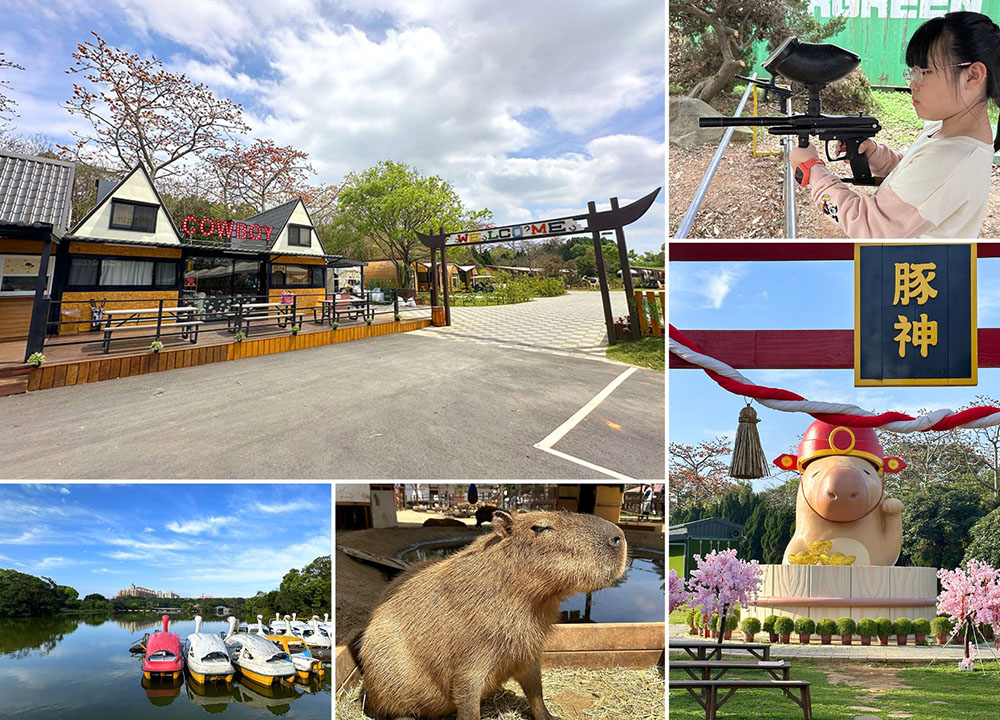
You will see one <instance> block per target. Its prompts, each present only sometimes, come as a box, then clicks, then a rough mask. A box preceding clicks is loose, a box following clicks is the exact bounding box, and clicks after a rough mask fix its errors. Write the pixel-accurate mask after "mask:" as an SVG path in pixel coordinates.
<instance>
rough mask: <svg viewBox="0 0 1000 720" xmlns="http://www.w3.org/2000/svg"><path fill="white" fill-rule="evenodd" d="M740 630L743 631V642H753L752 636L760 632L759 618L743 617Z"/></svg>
mask: <svg viewBox="0 0 1000 720" xmlns="http://www.w3.org/2000/svg"><path fill="white" fill-rule="evenodd" d="M740 630H742V631H743V642H753V636H754V635H756V634H757V633H759V632H760V620H758V619H757V618H755V617H748V618H743V622H741V623H740Z"/></svg>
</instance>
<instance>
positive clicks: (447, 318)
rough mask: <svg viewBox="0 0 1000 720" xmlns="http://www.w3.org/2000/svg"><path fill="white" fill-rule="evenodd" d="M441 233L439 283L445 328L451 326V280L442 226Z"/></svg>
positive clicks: (442, 227)
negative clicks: (441, 291) (442, 297)
mask: <svg viewBox="0 0 1000 720" xmlns="http://www.w3.org/2000/svg"><path fill="white" fill-rule="evenodd" d="M440 232H441V241H442V243H441V282H442V284H443V285H444V324H445V325H446V326H450V325H451V302H450V301H449V291H448V286H449V285H450V284H451V278H449V277H448V255H447V248H445V246H444V226H443V225H442V226H441V228H440Z"/></svg>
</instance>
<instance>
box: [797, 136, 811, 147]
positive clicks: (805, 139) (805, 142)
mask: <svg viewBox="0 0 1000 720" xmlns="http://www.w3.org/2000/svg"><path fill="white" fill-rule="evenodd" d="M799 147H800V148H804V147H809V134H808V133H806V134H805V135H799Z"/></svg>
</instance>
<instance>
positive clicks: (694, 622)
mask: <svg viewBox="0 0 1000 720" xmlns="http://www.w3.org/2000/svg"><path fill="white" fill-rule="evenodd" d="M700 617H701V612H699V610H698V608H691V609H690V610H688V611H687V624H688V629H689V630H690V631H691V633H690V634H691V635H697V634H698V618H700Z"/></svg>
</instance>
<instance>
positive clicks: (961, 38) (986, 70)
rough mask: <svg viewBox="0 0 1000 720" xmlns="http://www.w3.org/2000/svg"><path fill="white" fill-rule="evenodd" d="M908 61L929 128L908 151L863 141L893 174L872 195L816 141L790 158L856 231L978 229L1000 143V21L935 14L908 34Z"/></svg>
mask: <svg viewBox="0 0 1000 720" xmlns="http://www.w3.org/2000/svg"><path fill="white" fill-rule="evenodd" d="M906 64H907V65H908V66H910V69H909V70H908V71H907V73H906V79H907V82H909V85H910V92H911V94H912V96H913V109H914V111H915V112H916V114H917V116H918V117H920V118H921V119H923V120H924V121H925V124H924V129H923V131H922V132H921V133H920V135H919V136H918V137H917V139H916V140H915V141H914V142H913V144H912V145H911V146H910V147H909V148H908V149H907V150H906V152H905V153H898V152H895V151H893V150H890V149H889V148H888V147H886V146H885V145H881V144H879V143H876V142H874V141H873V140H866V141H865V142H864V143H862V144H861V148H860V149H861V151H862V152H864V153H865V154H866V155H867V156H868V163H869V165H870V166H871V169H872V173H873V174H874V175H876V176H885V180H884V181H883V182H882V184H881V185H880V186H879V188H878V190H877V191H876V192H875V194H874V195H860V194H858V193H857V192H855V191H854V190H853V189H851V188H850V187H848V186H847V185H845V184H844V183H842V182H841V181H840V180H839V179H838V177H837V176H836V175H834V174H832V173H830V172H829V171H827V170H826V168H825V167H824V163H823V161H822V160H820V159H819V156H818V153H817V152H816V148H815V147H814V146H812V145H810V146H809V147H806V148H795V149H794V150H793V151H792V154H791V164H792V167H793V168H796V167H802V168H803V172H802V173H801V175H802V176H803V182H802V184H803V185H808V186H809V188H810V194H811V196H812V200H813V203H814V204H816V205H817V206H818V207H819V208H820V210H821V211H822V212H823V213H824V214H826V215H827V217H828V218H830V220H832V221H834V222H835V223H837V224H838V225H840V227H841V228H842V229H843V230H844V232H845V233H847V235H848V237H851V238H912V237H931V238H966V239H969V238H976V237H978V236H979V230H980V228H981V227H982V224H983V218H984V217H985V215H986V205H987V201H988V200H989V190H990V172H991V168H992V165H993V153H994V152H996V151H997V150H1000V127H998V128H996V129H994V128H993V127H992V126H991V125H990V122H989V118H988V116H987V105H988V103H990V102H992V103H993V104H995V105H997V104H1000V27H997V24H996V23H994V22H993V21H992V20H991V19H990V18H988V17H987V16H986V15H983V14H981V13H974V12H953V13H948V14H946V15H943V16H941V17H936V18H933V19H931V20H928V21H927V22H925V23H924V24H923V25H921V26H920V27H919V28H917V30H916V32H915V33H914V34H913V37H911V38H910V42H909V44H908V45H907V47H906ZM842 152H843V147H841V146H840V145H839V144H838V147H837V153H838V154H840V153H842Z"/></svg>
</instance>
